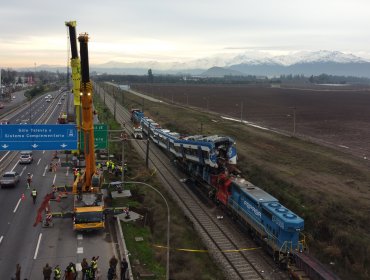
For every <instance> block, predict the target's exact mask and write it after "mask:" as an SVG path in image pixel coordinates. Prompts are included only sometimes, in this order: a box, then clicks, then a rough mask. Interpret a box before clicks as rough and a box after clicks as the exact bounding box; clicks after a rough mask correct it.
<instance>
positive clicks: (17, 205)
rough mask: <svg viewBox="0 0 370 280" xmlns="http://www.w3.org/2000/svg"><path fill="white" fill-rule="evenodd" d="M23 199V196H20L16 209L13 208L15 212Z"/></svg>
mask: <svg viewBox="0 0 370 280" xmlns="http://www.w3.org/2000/svg"><path fill="white" fill-rule="evenodd" d="M21 201H22V198H20V199H19V200H18V203H17V205H16V206H15V208H14V210H13V213H15V212H16V211H17V209H18V206H19V204H20V203H21Z"/></svg>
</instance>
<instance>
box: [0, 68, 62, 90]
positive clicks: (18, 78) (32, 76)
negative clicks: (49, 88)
mask: <svg viewBox="0 0 370 280" xmlns="http://www.w3.org/2000/svg"><path fill="white" fill-rule="evenodd" d="M66 77H67V74H65V73H59V72H57V73H55V72H49V71H37V72H31V71H15V70H12V69H10V68H8V69H1V84H2V85H4V86H10V85H16V84H24V83H28V82H29V81H33V82H36V81H37V82H38V83H41V84H48V83H53V82H58V81H65V80H66Z"/></svg>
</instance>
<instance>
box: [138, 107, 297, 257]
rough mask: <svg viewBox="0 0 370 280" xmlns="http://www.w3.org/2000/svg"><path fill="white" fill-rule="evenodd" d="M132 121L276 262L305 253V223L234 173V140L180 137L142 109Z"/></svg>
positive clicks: (210, 137) (223, 137)
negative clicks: (243, 226) (241, 224)
mask: <svg viewBox="0 0 370 280" xmlns="http://www.w3.org/2000/svg"><path fill="white" fill-rule="evenodd" d="M131 120H132V121H133V122H134V123H136V124H137V125H140V126H141V127H142V128H143V132H144V133H145V134H146V135H147V137H148V138H150V139H151V140H152V141H153V142H154V143H156V144H157V145H158V146H160V147H161V148H163V149H164V150H166V151H167V152H168V153H169V154H170V155H171V156H172V157H174V159H176V162H177V163H178V164H179V165H180V166H181V167H182V168H183V169H184V170H185V171H186V172H187V173H188V174H190V175H191V176H192V178H195V179H196V180H197V181H198V182H200V183H201V184H202V185H204V186H206V187H207V188H208V190H209V195H210V197H211V198H213V199H214V200H215V201H217V202H218V203H219V204H220V205H222V206H223V207H224V208H225V210H226V211H228V212H229V213H231V214H232V215H233V216H235V217H237V218H238V219H239V220H240V221H242V222H243V223H244V224H245V225H246V226H247V227H248V229H249V231H250V233H251V234H252V235H253V236H254V237H256V239H257V240H259V241H260V242H262V243H263V245H264V247H266V248H268V250H269V251H270V252H272V254H273V255H274V257H275V258H276V259H277V260H279V261H280V260H281V259H285V260H286V256H287V255H289V254H290V253H292V252H295V251H302V250H303V249H304V242H303V241H301V240H300V232H301V231H303V228H304V221H303V219H302V218H300V217H299V216H297V215H296V214H294V213H293V212H291V211H290V210H288V209H287V208H285V207H284V206H282V205H281V204H280V203H279V201H278V200H277V199H276V198H275V197H273V196H271V195H270V194H268V193H267V192H265V191H264V190H262V189H261V188H259V187H256V186H254V185H253V184H252V183H250V182H248V181H247V180H245V179H243V178H241V177H240V176H239V175H237V173H238V172H235V171H236V170H237V168H236V162H237V153H236V148H235V141H234V140H233V139H232V138H231V137H228V136H219V135H212V136H204V135H193V136H181V135H180V134H179V133H176V132H171V131H170V130H168V129H164V128H161V127H160V125H159V124H158V123H156V122H155V121H154V120H152V119H150V118H147V117H145V116H144V114H143V112H141V111H140V110H138V109H133V110H132V111H131Z"/></svg>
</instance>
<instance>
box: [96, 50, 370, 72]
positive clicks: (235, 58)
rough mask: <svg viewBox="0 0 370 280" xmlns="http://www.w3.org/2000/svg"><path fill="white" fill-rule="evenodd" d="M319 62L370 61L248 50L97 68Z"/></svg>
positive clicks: (333, 54) (324, 53) (339, 54)
mask: <svg viewBox="0 0 370 280" xmlns="http://www.w3.org/2000/svg"><path fill="white" fill-rule="evenodd" d="M316 62H320V63H322V62H335V63H362V62H370V61H367V60H366V59H363V58H361V57H358V56H355V55H353V54H346V53H343V52H339V51H327V50H320V51H314V52H308V51H301V52H294V53H290V54H288V55H279V56H273V55H271V54H269V53H267V52H261V51H247V52H243V53H237V54H229V53H227V54H224V53H221V54H218V55H214V56H211V57H205V58H200V59H195V60H190V61H186V62H164V63H162V62H157V61H146V62H136V63H122V62H115V61H111V62H108V63H105V64H101V65H95V66H93V67H94V68H146V69H148V68H154V69H157V70H172V71H174V70H184V69H209V68H211V67H230V66H232V65H238V64H248V65H261V64H263V65H266V64H272V65H282V66H290V65H293V64H300V63H316Z"/></svg>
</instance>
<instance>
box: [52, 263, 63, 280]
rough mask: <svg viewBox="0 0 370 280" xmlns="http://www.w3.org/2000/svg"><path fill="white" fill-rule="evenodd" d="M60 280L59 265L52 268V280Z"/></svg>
mask: <svg viewBox="0 0 370 280" xmlns="http://www.w3.org/2000/svg"><path fill="white" fill-rule="evenodd" d="M61 278H62V271H61V270H60V267H59V265H56V266H55V268H54V280H60V279H61Z"/></svg>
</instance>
